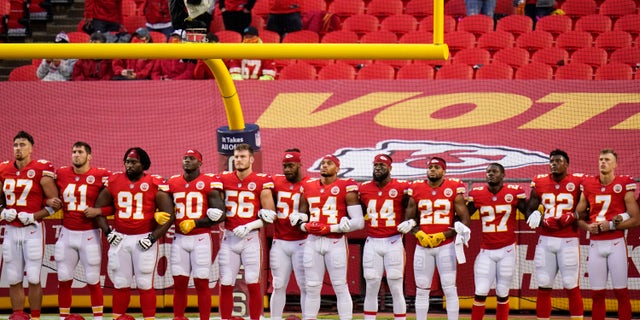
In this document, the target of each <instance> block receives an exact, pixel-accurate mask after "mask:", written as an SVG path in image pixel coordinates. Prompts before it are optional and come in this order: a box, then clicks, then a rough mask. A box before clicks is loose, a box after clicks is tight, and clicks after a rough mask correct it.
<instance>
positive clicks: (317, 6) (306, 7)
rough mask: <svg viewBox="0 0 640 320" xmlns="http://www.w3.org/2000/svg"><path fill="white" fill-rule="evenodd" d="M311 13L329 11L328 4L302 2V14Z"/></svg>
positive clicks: (312, 1)
mask: <svg viewBox="0 0 640 320" xmlns="http://www.w3.org/2000/svg"><path fill="white" fill-rule="evenodd" d="M310 11H327V2H326V1H325V0H304V1H302V12H303V13H306V12H310Z"/></svg>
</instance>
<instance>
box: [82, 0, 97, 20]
mask: <svg viewBox="0 0 640 320" xmlns="http://www.w3.org/2000/svg"><path fill="white" fill-rule="evenodd" d="M94 13H95V2H94V0H85V1H84V18H85V19H93V15H94Z"/></svg>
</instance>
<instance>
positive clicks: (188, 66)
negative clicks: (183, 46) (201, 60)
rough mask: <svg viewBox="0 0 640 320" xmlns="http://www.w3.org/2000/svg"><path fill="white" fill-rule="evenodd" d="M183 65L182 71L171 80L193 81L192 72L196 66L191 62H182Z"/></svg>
mask: <svg viewBox="0 0 640 320" xmlns="http://www.w3.org/2000/svg"><path fill="white" fill-rule="evenodd" d="M183 63H184V64H185V66H184V70H183V71H182V73H180V74H179V75H176V76H175V77H173V80H191V79H193V71H194V69H195V68H196V65H195V64H194V63H191V62H183Z"/></svg>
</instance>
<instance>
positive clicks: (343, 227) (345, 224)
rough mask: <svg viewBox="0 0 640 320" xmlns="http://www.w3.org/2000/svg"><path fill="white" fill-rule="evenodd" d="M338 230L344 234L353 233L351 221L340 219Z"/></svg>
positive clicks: (345, 218)
mask: <svg viewBox="0 0 640 320" xmlns="http://www.w3.org/2000/svg"><path fill="white" fill-rule="evenodd" d="M338 228H339V229H340V232H342V233H347V232H349V231H351V220H350V219H349V218H347V217H342V219H340V225H339V227H338Z"/></svg>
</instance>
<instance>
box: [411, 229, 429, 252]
mask: <svg viewBox="0 0 640 320" xmlns="http://www.w3.org/2000/svg"><path fill="white" fill-rule="evenodd" d="M415 236H416V239H418V243H420V245H421V246H423V247H425V248H431V242H430V241H429V240H430V239H429V235H428V234H426V233H424V231H422V230H420V231H418V232H416V234H415Z"/></svg>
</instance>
